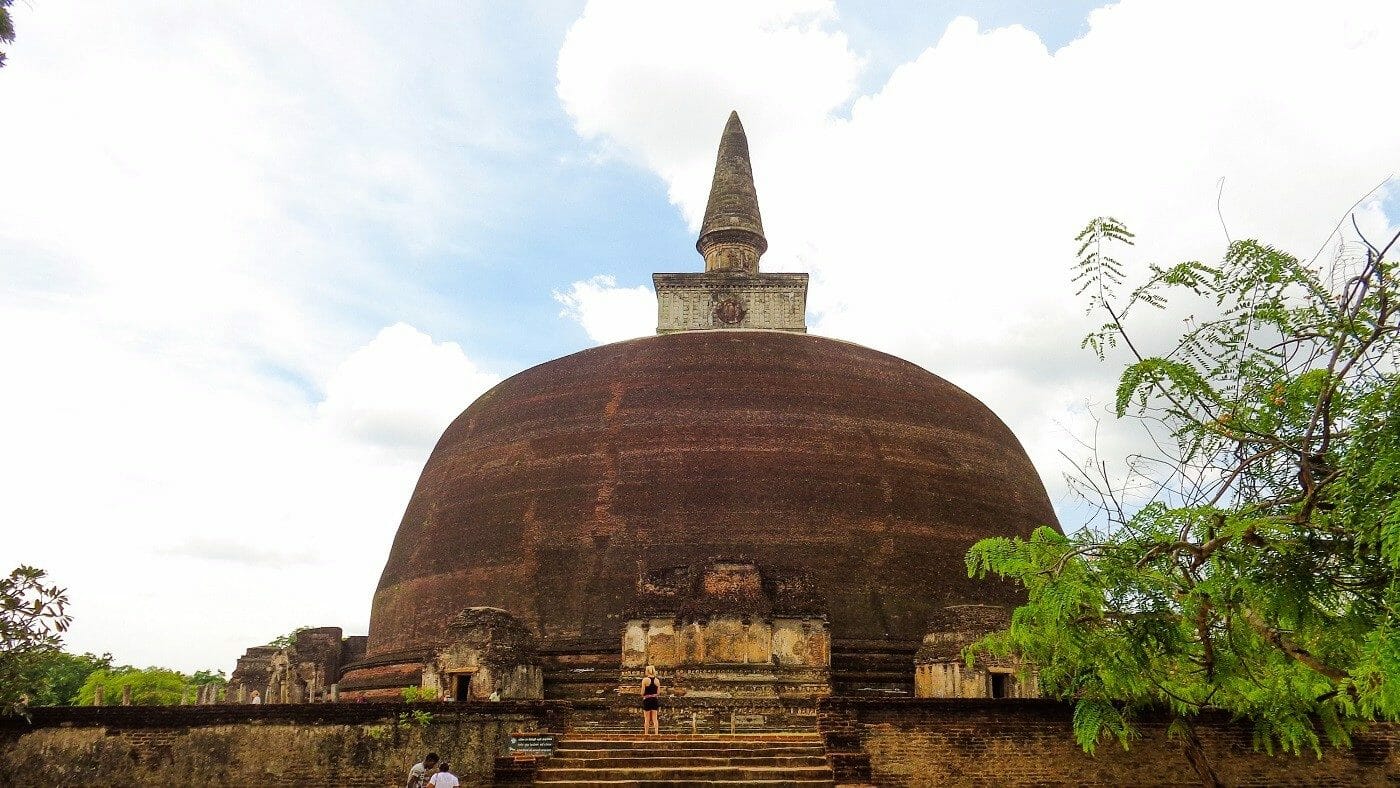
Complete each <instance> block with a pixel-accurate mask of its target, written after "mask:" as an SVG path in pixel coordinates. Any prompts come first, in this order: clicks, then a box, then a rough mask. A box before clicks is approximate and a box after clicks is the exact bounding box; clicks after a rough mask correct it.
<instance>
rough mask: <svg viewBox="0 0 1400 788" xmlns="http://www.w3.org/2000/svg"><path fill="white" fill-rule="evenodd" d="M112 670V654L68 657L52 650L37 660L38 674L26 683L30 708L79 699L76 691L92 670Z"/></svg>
mask: <svg viewBox="0 0 1400 788" xmlns="http://www.w3.org/2000/svg"><path fill="white" fill-rule="evenodd" d="M111 667H112V655H111V654H103V655H102V656H97V655H96V654H90V653H89V654H69V653H68V652H66V651H54V652H52V653H51V654H48V655H47V656H45V657H44V658H43V659H41V660H39V661H38V673H37V675H36V676H35V677H34V679H33V680H32V681H31V683H30V684H29V689H28V693H29V697H30V705H33V706H68V705H71V704H73V703H76V702H77V700H78V690H79V689H81V688H82V686H83V684H84V682H86V681H87V677H88V676H89V675H91V674H92V673H93V672H94V671H98V670H106V669H108V668H111Z"/></svg>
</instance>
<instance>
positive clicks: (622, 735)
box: [560, 731, 823, 745]
mask: <svg viewBox="0 0 1400 788" xmlns="http://www.w3.org/2000/svg"><path fill="white" fill-rule="evenodd" d="M560 741H563V742H600V741H634V742H637V743H638V744H646V743H649V742H662V741H683V742H731V743H733V742H741V743H743V744H759V745H761V744H765V743H768V742H780V743H788V742H813V743H817V744H820V743H821V742H822V741H823V739H822V737H821V734H819V733H816V732H815V731H763V732H753V733H662V734H652V735H650V736H647V735H643V734H639V733H637V732H636V731H618V732H616V733H609V732H606V731H575V732H571V733H567V734H565V735H564V736H563V737H562V738H561V739H560Z"/></svg>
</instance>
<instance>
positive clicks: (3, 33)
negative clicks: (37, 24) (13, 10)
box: [0, 0, 15, 67]
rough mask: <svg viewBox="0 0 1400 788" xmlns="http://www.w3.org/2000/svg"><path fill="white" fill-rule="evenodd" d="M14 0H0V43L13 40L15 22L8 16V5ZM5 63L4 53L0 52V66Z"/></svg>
mask: <svg viewBox="0 0 1400 788" xmlns="http://www.w3.org/2000/svg"><path fill="white" fill-rule="evenodd" d="M14 3H15V0H0V44H13V43H14V42H15V22H14V18H13V17H11V16H10V6H12V5H14ZM4 65H5V53H4V52H0V67H3V66H4Z"/></svg>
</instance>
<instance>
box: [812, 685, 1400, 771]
mask: <svg viewBox="0 0 1400 788" xmlns="http://www.w3.org/2000/svg"><path fill="white" fill-rule="evenodd" d="M818 717H819V722H820V725H821V729H822V732H823V734H825V735H826V736H827V739H828V742H829V743H831V744H832V747H833V749H834V750H842V749H844V750H848V751H856V750H857V749H858V750H859V751H860V752H863V753H864V754H866V755H868V756H869V759H870V778H871V780H872V782H874V783H876V784H877V785H998V786H1000V785H1047V784H1051V785H1053V784H1072V785H1144V786H1145V785H1199V784H1200V781H1199V780H1198V778H1197V777H1196V775H1195V773H1194V772H1193V771H1192V770H1191V767H1190V765H1189V764H1188V763H1187V761H1186V757H1185V755H1184V754H1183V752H1182V748H1181V745H1179V744H1177V743H1175V742H1171V741H1168V740H1167V737H1166V722H1165V720H1153V721H1146V722H1144V724H1142V726H1141V731H1142V737H1141V738H1140V739H1138V740H1137V741H1136V742H1135V743H1134V744H1133V746H1132V749H1131V750H1129V751H1127V752H1124V751H1123V750H1122V749H1121V748H1120V747H1118V746H1117V745H1103V746H1101V747H1099V749H1098V754H1097V755H1095V756H1089V755H1086V754H1085V753H1084V752H1083V751H1082V750H1081V749H1079V746H1078V745H1077V744H1075V742H1074V739H1073V738H1072V736H1071V734H1070V708H1069V706H1067V705H1065V704H1063V703H1059V702H1056V701H1049V700H969V699H903V698H890V699H873V698H872V699H864V698H827V699H823V700H822V701H821V702H820V704H819V713H818ZM1198 733H1199V736H1200V738H1201V740H1202V743H1203V744H1204V746H1205V750H1206V754H1207V756H1208V757H1209V759H1210V761H1211V763H1212V764H1213V765H1214V767H1215V769H1216V770H1217V772H1218V774H1219V776H1220V778H1221V779H1222V780H1223V781H1224V782H1225V783H1226V784H1227V785H1242V786H1243V785H1259V786H1265V785H1267V786H1275V785H1338V786H1340V785H1347V786H1352V785H1387V784H1390V783H1393V782H1396V781H1397V780H1400V748H1398V747H1397V746H1396V743H1397V740H1400V727H1397V726H1392V725H1386V726H1377V727H1375V728H1373V729H1371V730H1370V731H1369V732H1367V733H1364V734H1361V735H1359V736H1358V737H1357V740H1356V746H1355V747H1354V748H1353V749H1351V750H1328V749H1325V750H1323V756H1322V758H1321V759H1320V760H1319V759H1318V758H1316V757H1315V756H1313V755H1311V754H1309V755H1305V756H1302V757H1294V756H1285V755H1278V756H1272V757H1271V756H1268V755H1265V754H1263V753H1258V752H1255V751H1254V749H1253V747H1252V746H1251V735H1250V730H1249V728H1248V727H1246V726H1243V725H1237V724H1232V723H1231V722H1230V721H1229V720H1228V719H1225V718H1212V719H1210V720H1209V721H1208V722H1206V723H1205V724H1203V725H1202V726H1200V728H1199V730H1198Z"/></svg>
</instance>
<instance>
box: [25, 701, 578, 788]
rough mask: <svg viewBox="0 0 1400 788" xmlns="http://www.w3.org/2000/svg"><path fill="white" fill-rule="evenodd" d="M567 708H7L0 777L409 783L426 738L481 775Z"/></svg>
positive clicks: (478, 780)
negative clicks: (13, 713) (517, 739)
mask: <svg viewBox="0 0 1400 788" xmlns="http://www.w3.org/2000/svg"><path fill="white" fill-rule="evenodd" d="M414 712H426V713H427V714H428V715H431V718H430V719H428V720H427V721H426V722H425V721H424V720H423V718H422V716H421V715H418V716H417V718H415V715H414ZM569 712H570V708H569V704H568V703H561V702H558V701H502V702H499V703H481V704H458V703H414V704H405V703H316V704H286V705H282V704H276V705H263V706H250V705H219V706H102V707H47V708H35V709H32V710H31V713H32V718H33V721H32V723H30V722H26V721H25V720H23V719H22V718H0V785H93V786H108V785H111V786H167V785H268V786H272V785H298V786H301V785H337V786H384V785H401V784H403V780H404V778H405V776H406V775H407V773H408V768H409V766H411V765H412V764H413V763H415V762H417V760H418V759H420V758H422V757H423V754H424V753H425V752H427V751H429V750H433V751H436V752H438V753H440V754H441V755H442V756H443V757H444V758H446V759H447V760H448V761H449V762H451V763H452V771H453V773H455V774H457V775H458V776H459V777H460V778H461V779H462V782H463V784H464V785H481V784H488V783H490V782H491V781H492V779H493V774H494V760H495V758H496V757H497V756H499V755H501V754H503V753H504V752H505V750H506V745H507V737H508V736H509V735H510V734H511V733H512V732H514V731H554V732H563V731H564V730H565V728H566V726H567V721H568V717H569Z"/></svg>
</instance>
